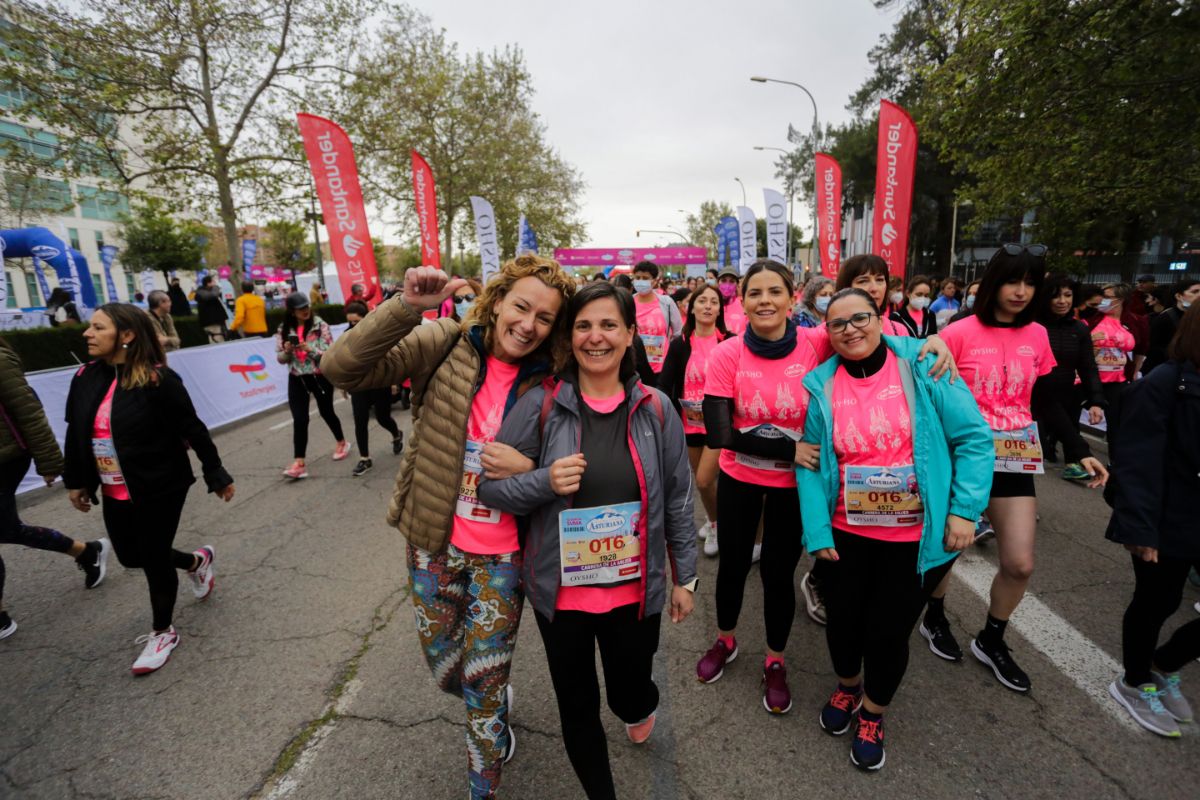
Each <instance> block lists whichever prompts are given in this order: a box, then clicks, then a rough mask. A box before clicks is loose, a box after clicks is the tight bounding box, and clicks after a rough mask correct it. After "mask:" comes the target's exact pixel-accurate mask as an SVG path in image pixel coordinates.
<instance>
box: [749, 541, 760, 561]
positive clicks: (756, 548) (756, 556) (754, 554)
mask: <svg viewBox="0 0 1200 800" xmlns="http://www.w3.org/2000/svg"><path fill="white" fill-rule="evenodd" d="M761 558H762V542H755V543H754V551H753V552H751V553H750V563H751V564H757V563H758V561H759V559H761Z"/></svg>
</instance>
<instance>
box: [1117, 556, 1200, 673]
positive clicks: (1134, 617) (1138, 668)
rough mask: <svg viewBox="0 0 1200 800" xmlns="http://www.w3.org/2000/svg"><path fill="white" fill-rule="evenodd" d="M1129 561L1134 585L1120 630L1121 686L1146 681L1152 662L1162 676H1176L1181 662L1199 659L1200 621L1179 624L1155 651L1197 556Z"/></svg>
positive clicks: (1197, 561)
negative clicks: (1174, 673)
mask: <svg viewBox="0 0 1200 800" xmlns="http://www.w3.org/2000/svg"><path fill="white" fill-rule="evenodd" d="M1132 558H1133V576H1134V581H1135V583H1134V587H1133V599H1132V600H1131V601H1129V608H1127V609H1125V620H1124V623H1123V624H1122V626H1121V655H1122V658H1123V660H1124V662H1125V682H1126V683H1127V684H1129V685H1130V686H1139V685H1141V684H1144V683H1149V682H1150V669H1151V665H1152V664H1157V665H1158V666H1159V667H1160V668H1162V669H1163V670H1164V671H1166V672H1178V671H1179V669H1180V668H1181V667H1182V666H1183V665H1184V664H1187V663H1189V662H1191V661H1192V660H1193V659H1195V658H1200V619H1193V620H1191V621H1190V622H1186V623H1184V624H1183V625H1182V626H1181V627H1180V628H1179V629H1178V630H1176V631H1175V633H1173V634H1171V638H1170V639H1169V640H1168V641H1167V643H1166V644H1164V645H1163V646H1162V647H1158V635H1159V633H1160V632H1161V631H1162V626H1163V623H1164V622H1166V621H1167V617H1169V616H1171V615H1172V614H1174V613H1175V610H1176V609H1178V608H1179V603H1180V601H1181V600H1182V599H1183V585H1184V583H1185V582H1186V581H1187V576H1188V570H1189V569H1190V568H1192V567H1195V568H1196V569H1200V558H1173V557H1171V556H1168V555H1164V554H1163V553H1161V552H1160V553H1159V554H1158V563H1157V564H1152V563H1150V562H1148V561H1143V560H1142V559H1140V558H1138V557H1137V556H1133V557H1132ZM1155 648H1157V649H1155Z"/></svg>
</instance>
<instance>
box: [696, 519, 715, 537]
mask: <svg viewBox="0 0 1200 800" xmlns="http://www.w3.org/2000/svg"><path fill="white" fill-rule="evenodd" d="M709 536H712V523H711V522H706V523H704V524H703V525H701V526H700V529H699V530H698V531H696V538H697V539H700V540H702V541H708V537H709Z"/></svg>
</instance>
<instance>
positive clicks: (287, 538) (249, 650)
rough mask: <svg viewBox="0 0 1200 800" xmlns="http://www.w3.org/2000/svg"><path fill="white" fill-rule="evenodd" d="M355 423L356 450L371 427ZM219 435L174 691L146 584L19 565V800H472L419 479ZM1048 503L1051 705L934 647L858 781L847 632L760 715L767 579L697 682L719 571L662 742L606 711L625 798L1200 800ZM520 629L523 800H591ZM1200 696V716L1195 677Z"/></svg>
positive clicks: (1092, 499)
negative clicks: (388, 511) (207, 559)
mask: <svg viewBox="0 0 1200 800" xmlns="http://www.w3.org/2000/svg"><path fill="white" fill-rule="evenodd" d="M337 409H338V412H339V414H340V416H341V417H342V419H343V423H344V424H345V425H346V428H347V431H349V429H350V427H351V426H350V425H349V421H350V420H349V417H350V414H349V406H348V404H346V403H341V404H339V405H338V406H337ZM396 413H397V418H398V419H399V420H400V421H402V422H403V423H405V424H406V423H407V416H408V415H407V414H406V413H402V412H400V411H399V409H398V408H397V410H396ZM216 439H217V444H218V447H219V448H220V450H221V453H222V456H223V458H224V459H225V461H226V464H227V467H228V469H229V470H230V472H231V473H232V474H233V475H234V476H235V478H236V480H237V497H236V499H235V500H234V502H233V503H231V504H229V505H225V504H223V503H220V502H219V501H217V500H216V499H215V498H213V497H211V496H206V495H204V494H202V491H201V489H200V488H195V489H194V490H193V492H192V494H191V496H190V498H189V500H188V504H187V508H186V509H185V511H184V522H183V525H182V528H181V530H180V533H179V536H178V539H177V546H179V547H180V548H181V549H191V548H193V547H196V546H198V545H201V544H212V545H214V546H215V548H216V553H217V562H216V566H217V584H216V590H215V592H214V595H213V597H212V598H211V599H210V600H209V601H207V602H205V603H198V602H196V601H195V600H194V599H193V598H192V596H191V593H190V590H189V585H188V584H187V583H186V581H185V582H184V583H183V585H182V586H181V592H180V600H179V605H178V608H177V613H176V626H177V628H178V630H179V632H180V634H181V636H182V644H181V645H180V646H179V648H178V649H177V650H176V651H175V653H174V655H173V657H172V659H171V661H170V663H169V664H168V665H167V666H166V667H164V668H163V669H162V670H160V671H159V672H158V673H156V674H153V675H150V676H148V677H145V678H139V679H135V678H133V677H131V676H130V673H129V665H130V664H131V663H132V661H133V659H134V658H135V657H136V655H137V653H138V652H139V647H138V646H137V645H135V644H134V641H133V640H134V638H135V637H136V636H137V635H139V634H142V633H145V632H147V631H148V630H149V628H150V616H149V603H148V599H147V596H146V585H145V581H144V579H143V578H142V576H141V575H140V573H136V572H131V571H127V570H125V569H123V568H122V567H120V566H119V565H117V564H116V562H115V559H114V560H113V561H112V562H111V563H110V566H111V567H112V570H111V572H110V575H109V577H108V579H107V580H106V581H105V583H104V584H103V585H102V586H100V587H99V588H97V589H96V590H94V591H90V592H89V591H85V590H84V589H83V587H82V576H81V573H79V572H78V571H77V570H76V569H75V568H74V565H73V564H71V562H70V561H69V560H67V559H66V558H65V557H62V556H58V555H55V554H50V553H43V552H37V551H31V550H25V549H23V548H19V547H12V546H5V547H4V549H3V555H4V558H5V561H6V562H7V564H8V575H9V578H8V586H7V588H6V591H5V603H6V606H7V607H8V609H9V610H10V612H11V613H12V615H13V617H14V618H15V619H17V621H18V622H19V624H20V629H19V631H18V632H17V633H16V634H15V635H14V636H13V637H11V638H9V639H7V640H4V641H3V642H0V797H3V798H52V799H54V800H58V799H59V798H74V797H79V798H121V799H122V800H124V799H125V798H197V799H200V798H218V799H224V798H244V797H250V798H305V799H306V800H307V799H311V800H325V799H326V798H414V799H415V798H421V799H422V800H425V799H426V798H428V799H429V800H440V798H456V799H457V798H461V797H463V796H464V795H465V793H466V792H465V774H464V773H465V753H464V747H463V726H462V717H463V714H462V709H461V706H460V703H459V701H457V700H454V699H453V698H449V697H446V696H444V695H440V694H439V693H437V691H436V690H435V688H434V684H433V681H432V679H431V678H430V676H429V674H428V672H427V670H426V669H425V666H424V662H423V660H422V658H421V655H420V652H419V649H418V646H417V642H416V633H415V629H414V624H413V619H412V614H411V612H410V610H409V609H410V607H411V606H410V600H409V598H408V586H407V574H406V570H405V568H404V558H403V542H402V540H401V538H400V537H399V535H398V534H397V532H396V531H395V530H393V529H390V528H389V527H387V525H386V524H385V523H384V521H383V515H384V506H385V502H386V498H387V496H388V494H389V493H390V491H391V487H392V480H393V476H394V473H395V469H396V465H397V463H398V458H396V457H394V456H392V455H391V454H390V451H389V450H388V448H387V447H386V445H387V439H386V435H385V434H384V433H383V432H382V431H381V430H380V429H378V428H373V429H372V441H373V444H374V445H375V446H376V447H377V448H379V450H378V452H377V453H376V454H375V465H376V466H375V469H374V470H373V471H372V472H370V473H368V474H367V475H366V476H365V477H363V478H352V477H351V476H350V469H351V467H352V466H353V458H351V459H349V460H347V461H345V462H341V463H334V462H332V461H331V459H330V455H331V453H332V449H333V443H332V438H331V437H330V436H329V433H328V431H327V429H326V428H325V427H324V425H323V424H322V423H321V421H320V419H319V418H316V417H314V419H313V421H312V426H311V442H312V444H311V446H310V456H312V457H311V458H310V468H309V469H310V473H311V477H310V478H308V479H307V480H305V481H301V482H299V483H295V484H289V483H288V482H286V481H285V480H284V479H283V478H282V477H280V474H279V473H280V470H281V469H282V468H283V467H284V466H285V465H286V463H287V461H288V459H289V456H290V452H291V428H290V424H289V423H288V417H287V413H286V411H283V410H281V411H279V412H274V413H271V414H268V415H265V416H262V417H259V418H257V419H255V420H252V421H250V422H248V423H245V424H242V425H240V426H238V427H235V428H232V429H229V430H226V431H223V432H221V433H220V434H218V435H217V437H216ZM1038 493H1039V496H1040V503H1041V506H1040V511H1041V515H1042V522H1041V526H1040V528H1039V532H1038V545H1037V549H1038V565H1037V571H1036V574H1035V576H1034V578H1033V583H1032V594H1033V595H1034V597H1036V601H1031V602H1027V603H1026V604H1025V605H1023V606H1022V608H1021V609H1020V610H1019V611H1018V613H1017V615H1016V616H1015V617H1014V621H1013V624H1012V626H1011V627H1012V629H1013V630H1012V631H1011V633H1010V640H1011V644H1012V646H1013V649H1014V653H1015V655H1016V657H1017V658H1018V659H1019V661H1020V663H1021V664H1022V665H1023V666H1024V667H1025V668H1026V669H1027V671H1028V672H1029V673H1030V676H1031V678H1032V681H1033V687H1034V688H1033V691H1032V692H1031V693H1030V694H1029V695H1028V696H1019V695H1016V694H1013V693H1012V692H1009V691H1008V690H1006V689H1004V688H1003V687H1001V686H1000V685H999V684H997V683H996V682H995V680H994V679H993V678H992V677H991V674H990V672H988V671H986V670H985V669H984V668H983V667H982V666H980V665H979V664H978V663H976V662H974V660H968V661H967V662H966V663H961V664H948V663H946V662H943V661H941V660H940V659H937V658H936V657H934V656H933V655H932V654H931V653H930V652H929V651H928V650H927V649H926V648H925V646H924V641H923V640H922V639H920V638H919V636H916V635H914V639H913V649H912V658H911V662H910V667H909V672H908V675H907V677H906V679H905V683H904V685H903V686H902V687H901V689H900V693H899V695H898V697H897V698H896V701H895V703H894V704H893V706H892V708H891V710H890V711H889V714H888V731H887V733H888V758H887V765H886V766H885V768H884V769H883V770H882V771H881V772H880V773H878V774H871V775H865V774H862V773H859V772H858V771H856V770H855V769H854V768H853V767H852V766H851V765H850V763H849V757H848V748H849V741H848V739H845V738H844V739H834V738H831V737H829V736H827V735H825V734H824V733H823V732H822V731H821V730H820V729H819V727H818V725H817V721H816V719H817V714H818V711H819V709H820V707H821V705H822V703H823V702H824V700H825V699H826V697H827V696H828V694H829V692H830V691H831V689H832V688H833V681H834V679H833V674H832V672H831V668H830V664H829V659H828V655H827V653H826V650H825V643H824V636H823V633H822V630H821V629H820V628H819V627H817V626H816V625H814V624H813V623H811V622H810V621H809V620H808V619H807V617H805V616H804V615H803V613H801V614H800V615H799V616H798V617H797V619H796V622H795V626H794V629H793V634H792V637H791V642H790V644H789V646H788V666H789V670H790V674H791V686H792V691H793V695H794V708H793V710H792V712H791V713H790V714H788V715H786V716H783V717H772V716H770V715H768V714H767V713H766V712H765V711H764V710H763V708H762V704H761V702H760V694H759V677H760V666H759V665H760V657H761V656H760V654H761V651H762V648H763V646H764V641H763V631H762V623H761V592H760V590H759V584H758V580H757V577H754V576H752V577H751V579H750V581H749V582H748V583H747V587H748V588H747V604H746V608H745V611H744V616H743V622H742V625H741V630H740V636H739V640H740V645H741V648H742V656H741V658H740V659H739V660H738V661H737V662H736V663H735V664H733V665H731V666H730V668H729V669H728V670H727V671H726V674H725V677H724V678H723V679H722V680H720V681H719V682H717V683H716V684H713V685H709V686H705V685H701V684H699V683H697V682H696V680H695V678H694V666H695V662H696V659H697V658H698V657H699V656H700V654H701V653H702V652H703V651H704V650H705V649H706V648H707V647H708V645H709V644H710V639H711V637H712V636H714V635H715V625H716V623H715V611H714V607H713V600H712V591H713V586H714V582H715V580H714V579H715V575H716V561H715V560H705V561H704V563H703V564H702V566H701V576H702V588H701V591H700V593H699V597H698V600H697V610H696V613H695V614H694V615H693V617H692V618H691V619H689V620H688V621H686V622H685V623H683V624H682V625H678V626H675V625H671V624H670V623H667V624H666V626H665V628H664V635H663V642H662V648H661V651H660V653H659V656H658V661H657V669H656V674H657V679H658V681H659V684H660V688H661V691H662V698H663V700H662V706H661V708H660V714H659V724H658V727H657V728H656V730H655V732H654V735H653V737H652V739H651V740H650V742H649V744H647V745H646V746H644V747H637V748H635V747H634V746H632V745H630V744H629V743H628V741H627V740H626V739H625V738H624V731H623V727H622V726H621V725H620V724H619V722H618V721H617V720H616V719H615V718H614V717H613V716H612V715H611V714H610V713H608V712H607V711H605V719H606V724H607V727H608V736H609V750H610V756H611V758H612V760H613V764H614V774H615V776H616V780H617V785H618V791H619V792H620V795H621V796H622V797H624V798H654V799H655V800H660V799H665V798H709V797H721V798H760V797H763V798H766V797H771V798H774V797H794V796H801V795H804V796H812V797H850V796H864V795H868V793H870V795H873V796H877V797H883V798H890V797H904V798H909V797H920V798H962V797H978V798H1010V797H1011V798H1028V797H1047V798H1050V797H1054V798H1063V797H1067V798H1074V797H1080V798H1082V797H1087V798H1096V800H1100V799H1101V798H1125V797H1130V798H1146V799H1147V800H1151V799H1153V800H1164V799H1166V798H1194V797H1197V796H1200V788H1198V786H1200V726H1197V725H1192V726H1187V730H1186V731H1185V735H1184V737H1183V739H1182V740H1178V741H1167V740H1163V739H1160V738H1158V737H1155V736H1153V735H1152V734H1150V733H1147V732H1144V731H1141V730H1140V729H1132V728H1131V727H1130V726H1129V724H1128V723H1127V722H1126V721H1123V720H1122V718H1121V716H1120V713H1114V707H1115V706H1114V704H1113V703H1112V701H1111V700H1108V699H1107V698H1106V695H1105V693H1104V691H1105V686H1106V684H1107V681H1108V680H1111V678H1112V675H1113V672H1112V670H1113V669H1115V665H1116V663H1117V661H1118V660H1119V657H1120V619H1121V614H1122V612H1123V610H1124V606H1125V603H1126V602H1127V600H1128V596H1129V593H1130V590H1131V584H1132V581H1131V570H1130V566H1129V562H1128V558H1127V556H1126V554H1125V553H1124V551H1123V550H1121V549H1120V548H1119V547H1116V546H1114V545H1112V544H1110V543H1108V542H1106V541H1105V540H1104V538H1103V529H1104V525H1105V522H1106V520H1107V508H1106V507H1105V506H1104V504H1103V502H1102V500H1101V498H1100V496H1099V494H1098V493H1093V492H1088V491H1087V490H1085V489H1082V488H1080V487H1078V486H1074V485H1069V484H1066V483H1065V482H1063V481H1061V480H1060V479H1059V478H1058V477H1057V474H1056V473H1052V474H1051V475H1047V476H1046V477H1043V478H1039V479H1038ZM22 506H23V509H22V514H23V516H24V517H25V519H26V520H27V521H29V522H31V523H34V524H41V525H49V526H53V527H58V528H60V529H63V530H64V531H66V532H68V533H70V534H71V535H77V536H80V537H84V538H95V537H97V536H99V535H101V534H102V530H103V528H102V522H101V519H100V515H99V513H97V512H95V511H93V513H91V514H89V515H87V516H84V515H81V514H79V513H77V512H75V511H73V510H72V509H71V508H70V507H69V504H68V503H67V499H66V496H65V493H64V492H62V491H61V490H43V491H39V492H36V493H34V494H33V495H31V496H28V497H26V498H24V499H23V501H22ZM993 561H994V545H993V546H992V547H990V548H989V547H981V548H975V549H974V551H973V552H972V553H971V554H970V556H969V559H967V560H965V561H964V563H963V564H961V565H960V568H956V574H958V573H960V572H961V577H960V578H959V579H958V580H956V582H955V585H954V587H953V589H952V590H951V595H950V599H949V601H948V603H947V607H948V612H949V615H950V617H951V620H952V621H953V623H954V625H955V629H956V631H957V633H958V636H959V639H960V641H961V642H962V643H963V644H964V645H965V644H966V643H967V642H968V641H969V638H970V636H971V635H972V634H973V632H974V631H975V630H976V629H977V628H978V627H979V626H980V624H981V622H982V619H983V615H984V611H985V605H984V602H983V600H982V599H981V596H980V595H979V594H978V591H980V590H981V591H984V592H986V585H987V581H988V580H990V576H991V573H992V567H991V564H992V563H993ZM802 570H803V567H802ZM802 570H801V572H798V573H797V581H799V578H800V575H801V574H802ZM972 587H974V589H973V588H972ZM1198 598H1200V593H1198V592H1197V591H1196V590H1194V589H1192V588H1189V589H1188V590H1187V591H1186V593H1185V603H1184V606H1183V607H1182V608H1181V610H1180V611H1179V612H1178V613H1177V614H1176V616H1175V618H1174V619H1173V620H1171V621H1170V622H1168V629H1170V628H1171V627H1173V626H1175V625H1178V624H1180V623H1181V622H1183V621H1186V620H1188V619H1190V618H1192V617H1194V616H1195V612H1194V611H1193V610H1192V604H1193V603H1194V602H1195V601H1196V600H1197V599H1198ZM523 625H524V632H523V633H522V635H521V637H520V645H519V647H518V649H517V653H516V661H515V669H514V677H513V683H514V687H515V691H516V701H515V709H514V712H513V721H514V726H515V728H516V731H517V734H518V753H517V756H516V758H515V760H514V761H513V762H512V763H511V764H510V765H509V766H508V767H507V768H506V769H505V772H504V782H503V787H502V796H504V797H508V798H531V799H533V798H537V799H539V800H540V799H542V798H575V797H581V796H582V793H581V791H580V790H579V788H578V785H577V784H576V781H575V777H574V774H573V773H572V772H571V769H570V766H569V764H568V762H567V759H566V755H565V753H564V752H563V749H562V746H561V741H560V738H559V735H558V718H557V710H556V707H555V704H554V700H553V696H552V692H551V690H550V688H549V677H548V674H547V671H546V667H545V661H544V656H543V650H542V646H541V642H540V640H539V637H538V636H537V635H536V626H535V625H534V624H533V620H532V619H531V618H529V617H528V612H527V616H526V619H525V620H524V623H523ZM968 658H970V657H969V656H968ZM1185 689H1186V690H1187V691H1188V692H1189V693H1190V695H1191V697H1192V699H1193V702H1194V704H1195V705H1196V706H1197V707H1200V668H1198V667H1197V666H1196V665H1194V664H1193V665H1190V667H1189V668H1188V669H1187V670H1186V672H1185Z"/></svg>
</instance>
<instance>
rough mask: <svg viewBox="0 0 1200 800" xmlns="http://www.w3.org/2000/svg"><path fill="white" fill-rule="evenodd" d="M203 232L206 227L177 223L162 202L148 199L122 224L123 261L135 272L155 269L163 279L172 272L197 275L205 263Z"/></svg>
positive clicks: (137, 206) (134, 209)
mask: <svg viewBox="0 0 1200 800" xmlns="http://www.w3.org/2000/svg"><path fill="white" fill-rule="evenodd" d="M204 233H205V230H204V228H203V226H201V225H198V224H196V223H190V222H179V221H177V220H176V219H175V217H174V216H173V215H172V214H171V213H170V212H169V211H168V210H167V208H166V205H165V204H164V203H163V202H162V201H161V200H157V199H155V198H149V199H147V200H146V201H145V202H143V203H141V204H139V205H136V206H134V208H133V211H132V213H131V214H130V215H129V216H128V217H126V219H125V220H124V221H123V223H122V225H121V229H120V236H121V238H122V239H124V240H125V249H124V250H123V251H122V252H121V261H122V262H123V263H124V264H125V266H126V267H127V268H129V269H132V270H134V271H135V272H141V271H142V270H147V269H148V270H154V271H155V272H161V273H162V274H163V277H164V278H166V277H168V276H169V275H170V273H171V271H172V270H190V271H193V272H194V271H196V270H198V269H200V267H201V264H202V262H201V256H202V255H203V254H204V246H203V244H202V241H203V236H204Z"/></svg>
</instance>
